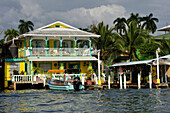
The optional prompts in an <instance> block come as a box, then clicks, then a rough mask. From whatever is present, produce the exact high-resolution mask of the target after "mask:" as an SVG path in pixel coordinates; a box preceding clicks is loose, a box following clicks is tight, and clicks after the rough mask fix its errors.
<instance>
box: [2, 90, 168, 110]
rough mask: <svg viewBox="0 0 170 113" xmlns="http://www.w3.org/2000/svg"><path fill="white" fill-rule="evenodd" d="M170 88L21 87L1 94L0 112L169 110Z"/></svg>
mask: <svg viewBox="0 0 170 113" xmlns="http://www.w3.org/2000/svg"><path fill="white" fill-rule="evenodd" d="M169 111H170V89H140V90H138V89H127V90H119V89H111V90H89V91H79V92H74V91H51V90H18V91H5V92H4V91H3V92H1V93H0V112H27V113H29V112H169Z"/></svg>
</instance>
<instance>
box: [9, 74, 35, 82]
mask: <svg viewBox="0 0 170 113" xmlns="http://www.w3.org/2000/svg"><path fill="white" fill-rule="evenodd" d="M12 81H13V82H18V81H32V75H13V76H12Z"/></svg>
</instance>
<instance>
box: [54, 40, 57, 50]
mask: <svg viewBox="0 0 170 113" xmlns="http://www.w3.org/2000/svg"><path fill="white" fill-rule="evenodd" d="M56 42H57V41H56V40H55V41H54V48H56Z"/></svg>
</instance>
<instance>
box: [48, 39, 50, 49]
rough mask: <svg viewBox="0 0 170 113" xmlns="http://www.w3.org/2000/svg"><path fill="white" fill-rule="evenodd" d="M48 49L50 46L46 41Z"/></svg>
mask: <svg viewBox="0 0 170 113" xmlns="http://www.w3.org/2000/svg"><path fill="white" fill-rule="evenodd" d="M49 47H50V44H49V40H48V41H47V48H49Z"/></svg>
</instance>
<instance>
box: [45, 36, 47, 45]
mask: <svg viewBox="0 0 170 113" xmlns="http://www.w3.org/2000/svg"><path fill="white" fill-rule="evenodd" d="M47 46H48V45H47V37H46V38H45V47H47Z"/></svg>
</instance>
